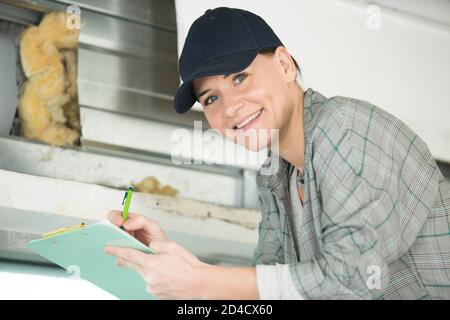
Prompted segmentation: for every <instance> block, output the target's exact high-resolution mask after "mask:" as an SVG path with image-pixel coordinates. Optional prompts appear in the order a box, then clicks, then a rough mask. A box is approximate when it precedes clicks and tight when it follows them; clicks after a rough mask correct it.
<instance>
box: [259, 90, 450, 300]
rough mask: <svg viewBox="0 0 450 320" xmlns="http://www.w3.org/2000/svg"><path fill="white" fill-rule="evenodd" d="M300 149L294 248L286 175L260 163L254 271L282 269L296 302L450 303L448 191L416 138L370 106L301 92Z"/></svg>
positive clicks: (283, 167) (283, 165)
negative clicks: (300, 199)
mask: <svg viewBox="0 0 450 320" xmlns="http://www.w3.org/2000/svg"><path fill="white" fill-rule="evenodd" d="M304 143H305V144H304V145H305V148H304V159H305V160H304V175H303V179H304V185H303V187H304V213H303V217H302V223H301V227H300V230H299V231H300V232H298V234H300V239H297V240H298V243H296V241H295V239H294V238H293V236H292V234H293V231H292V230H291V228H292V223H291V219H292V215H295V214H296V213H295V212H290V205H289V202H290V199H289V174H290V172H292V170H293V169H294V168H293V166H292V165H291V164H289V163H288V162H286V161H285V160H284V159H282V158H280V157H278V156H276V155H273V156H269V158H268V160H267V161H266V163H265V164H264V165H263V169H264V170H266V171H267V170H270V168H277V169H276V171H275V170H273V171H272V174H263V173H262V171H261V172H260V173H259V175H258V177H257V183H258V188H259V200H260V205H261V209H262V220H261V223H260V225H259V241H258V244H257V247H256V249H255V252H254V257H253V261H252V262H253V265H257V264H275V263H282V264H289V270H290V273H291V276H292V279H293V281H294V283H295V286H296V288H297V289H298V291H299V293H300V294H301V295H302V296H303V297H304V298H305V299H330V298H331V299H450V217H449V214H450V188H449V185H448V183H447V182H446V181H445V179H444V177H443V175H442V173H441V171H440V170H439V168H438V167H437V164H436V162H435V161H434V159H433V157H432V155H431V153H430V151H429V149H428V147H427V145H426V144H425V143H424V142H423V141H422V140H421V139H420V138H419V137H418V136H417V134H415V133H414V132H413V131H412V130H411V129H410V128H409V127H408V126H407V125H406V124H405V123H403V122H402V121H400V120H399V119H397V118H396V117H394V116H393V115H391V114H389V113H388V112H386V111H384V110H382V109H380V108H378V107H376V106H374V105H372V104H370V103H369V102H366V101H362V100H357V99H353V98H346V97H339V96H336V97H332V98H329V99H327V98H326V97H324V96H323V95H322V94H320V93H319V92H317V91H314V90H313V89H308V90H307V91H306V92H305V96H304ZM274 164H277V166H274Z"/></svg>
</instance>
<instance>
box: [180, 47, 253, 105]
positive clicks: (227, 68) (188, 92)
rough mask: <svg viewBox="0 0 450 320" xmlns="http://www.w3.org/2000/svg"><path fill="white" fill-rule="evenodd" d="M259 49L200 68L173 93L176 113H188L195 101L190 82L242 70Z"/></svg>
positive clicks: (237, 54)
mask: <svg viewBox="0 0 450 320" xmlns="http://www.w3.org/2000/svg"><path fill="white" fill-rule="evenodd" d="M260 50H261V48H257V49H251V50H246V51H240V52H236V53H231V54H227V55H224V56H223V57H220V58H216V59H213V60H211V61H209V62H208V64H207V65H204V66H202V67H200V68H199V69H198V70H197V71H195V72H194V73H193V74H191V75H190V76H189V77H188V78H187V79H186V80H185V81H183V83H182V84H181V86H180V87H179V88H178V90H177V92H176V93H175V99H174V108H175V111H176V112H178V113H185V112H187V111H189V110H190V109H191V108H192V106H193V105H194V103H195V101H197V97H196V95H195V92H194V88H193V87H192V81H194V80H195V79H197V78H201V77H206V76H214V75H220V74H230V73H235V72H239V71H242V70H244V69H245V68H247V67H248V66H249V65H250V64H251V63H252V61H253V60H254V59H255V57H256V55H257V54H258V52H259V51H260Z"/></svg>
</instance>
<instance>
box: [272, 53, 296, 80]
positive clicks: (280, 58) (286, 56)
mask: <svg viewBox="0 0 450 320" xmlns="http://www.w3.org/2000/svg"><path fill="white" fill-rule="evenodd" d="M274 57H275V59H276V62H277V63H278V64H279V66H280V67H281V70H282V72H283V75H284V76H285V77H286V80H287V81H295V79H296V77H297V68H296V67H295V63H294V60H293V59H292V57H291V55H290V53H289V52H288V51H287V50H286V48H285V47H282V46H280V47H278V48H277V49H276V50H275V52H274Z"/></svg>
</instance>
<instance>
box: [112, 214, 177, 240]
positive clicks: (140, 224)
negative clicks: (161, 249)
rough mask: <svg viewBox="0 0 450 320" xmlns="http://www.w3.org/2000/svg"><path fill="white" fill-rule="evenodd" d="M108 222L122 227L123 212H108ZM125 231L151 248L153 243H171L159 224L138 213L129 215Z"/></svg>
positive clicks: (124, 225) (125, 223) (124, 224)
mask: <svg viewBox="0 0 450 320" xmlns="http://www.w3.org/2000/svg"><path fill="white" fill-rule="evenodd" d="M108 220H109V221H111V223H113V224H115V225H116V226H118V227H120V226H121V225H122V223H123V221H122V216H121V212H120V211H117V210H113V211H110V212H108ZM123 227H124V228H125V230H126V231H127V232H128V233H129V234H131V235H132V236H133V237H135V238H136V239H138V240H139V241H141V242H142V243H143V244H145V245H146V246H149V244H150V242H152V241H169V239H168V238H167V236H166V234H165V233H164V231H163V230H162V229H161V226H160V225H159V223H158V222H156V221H155V220H152V219H148V218H146V217H144V216H143V215H140V214H137V213H131V212H130V213H128V219H127V220H126V221H125V222H124V223H123Z"/></svg>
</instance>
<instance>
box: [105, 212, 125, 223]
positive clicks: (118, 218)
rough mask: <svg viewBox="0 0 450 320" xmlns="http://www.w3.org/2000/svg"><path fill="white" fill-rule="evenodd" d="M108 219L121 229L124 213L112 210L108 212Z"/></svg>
mask: <svg viewBox="0 0 450 320" xmlns="http://www.w3.org/2000/svg"><path fill="white" fill-rule="evenodd" d="M107 219H108V220H109V221H110V222H111V223H112V224H115V225H116V226H118V227H120V226H121V225H122V212H120V211H117V210H111V211H110V212H108V215H107Z"/></svg>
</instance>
